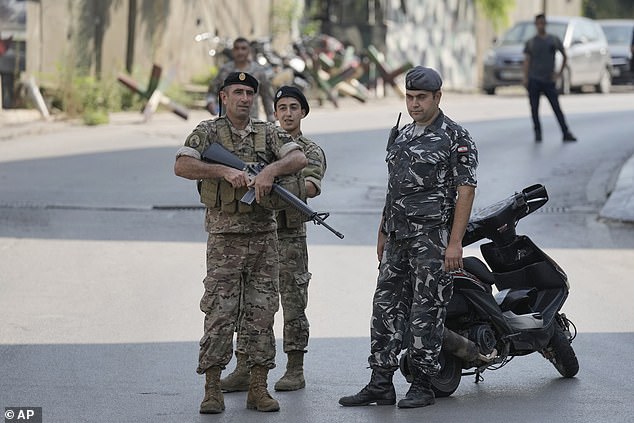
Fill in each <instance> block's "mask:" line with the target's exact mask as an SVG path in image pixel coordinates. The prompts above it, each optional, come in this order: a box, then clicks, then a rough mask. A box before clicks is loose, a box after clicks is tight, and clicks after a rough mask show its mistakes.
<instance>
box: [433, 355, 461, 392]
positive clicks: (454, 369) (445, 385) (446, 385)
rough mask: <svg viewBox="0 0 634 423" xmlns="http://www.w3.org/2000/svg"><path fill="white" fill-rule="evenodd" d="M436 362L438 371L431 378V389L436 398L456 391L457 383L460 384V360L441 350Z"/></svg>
mask: <svg viewBox="0 0 634 423" xmlns="http://www.w3.org/2000/svg"><path fill="white" fill-rule="evenodd" d="M438 362H439V363H440V371H439V372H438V374H437V375H436V376H434V377H432V378H431V389H432V390H433V391H434V394H435V395H436V398H444V397H448V396H450V395H451V394H453V393H454V392H456V389H458V385H460V379H461V378H462V361H461V360H460V359H459V358H458V357H456V356H454V355H452V354H446V353H445V352H444V351H441V352H440V356H439V357H438Z"/></svg>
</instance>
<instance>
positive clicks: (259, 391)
mask: <svg viewBox="0 0 634 423" xmlns="http://www.w3.org/2000/svg"><path fill="white" fill-rule="evenodd" d="M268 374H269V369H267V368H266V367H264V366H253V367H251V381H250V383H249V393H248V394H247V408H248V409H249V410H258V411H279V410H280V403H278V402H277V401H276V400H275V399H273V397H271V395H270V394H269V391H268V389H267V381H266V380H267V376H268Z"/></svg>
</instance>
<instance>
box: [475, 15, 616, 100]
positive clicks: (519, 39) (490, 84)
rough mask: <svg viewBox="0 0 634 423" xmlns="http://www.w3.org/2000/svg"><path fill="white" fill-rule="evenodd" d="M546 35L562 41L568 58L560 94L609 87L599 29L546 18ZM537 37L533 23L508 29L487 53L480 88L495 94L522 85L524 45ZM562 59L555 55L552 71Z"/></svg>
mask: <svg viewBox="0 0 634 423" xmlns="http://www.w3.org/2000/svg"><path fill="white" fill-rule="evenodd" d="M546 32H548V33H549V34H553V35H556V36H557V37H559V38H560V39H561V41H562V42H563V45H564V49H565V50H566V55H567V56H568V62H567V64H566V69H564V70H563V73H562V77H561V78H560V80H559V81H557V87H558V89H559V91H560V92H561V93H562V94H568V93H570V91H572V90H580V89H581V87H582V86H584V85H592V86H594V87H595V89H596V90H597V91H599V92H602V93H608V92H609V91H610V86H611V75H612V62H611V59H610V54H609V50H608V43H607V41H606V38H605V34H604V33H603V30H602V29H601V26H599V24H598V23H597V22H596V21H593V20H591V19H588V18H583V17H562V16H547V17H546ZM535 34H536V29H535V22H534V21H521V22H518V23H516V24H515V25H514V26H513V27H511V28H510V29H509V30H508V31H507V32H506V33H505V34H504V36H503V37H502V38H501V39H500V40H499V41H498V42H496V43H495V45H494V46H493V48H492V49H491V50H490V51H489V52H488V54H487V57H486V59H485V62H484V72H483V82H482V88H483V89H484V91H485V92H486V93H487V94H495V89H496V88H497V87H503V86H509V85H519V84H521V83H522V76H523V73H522V64H523V63H524V45H525V44H526V41H527V40H528V39H530V38H532V37H534V36H535ZM561 63H562V56H561V54H560V53H559V52H557V54H556V56H555V69H556V70H559V69H560V68H561Z"/></svg>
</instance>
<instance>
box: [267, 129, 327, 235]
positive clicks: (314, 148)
mask: <svg viewBox="0 0 634 423" xmlns="http://www.w3.org/2000/svg"><path fill="white" fill-rule="evenodd" d="M295 142H296V143H297V144H299V145H300V147H302V149H303V150H304V154H305V155H306V158H307V159H308V165H306V167H305V168H304V169H302V176H303V177H304V180H305V181H306V182H312V183H313V184H314V185H315V188H317V195H319V194H321V180H322V178H323V177H324V174H325V173H326V155H325V154H324V151H323V150H322V149H321V147H319V146H318V145H317V144H315V143H314V142H313V141H311V140H310V139H308V138H306V137H305V136H304V135H302V134H300V135H299V137H297V138H296V139H295ZM302 200H306V199H304V198H303V199H302ZM294 213H295V214H298V213H299V212H297V211H295V210H294V209H292V208H289V209H284V210H281V211H279V212H278V213H277V235H278V237H279V238H285V237H296V236H306V223H303V221H304V220H305V219H304V218H301V217H299V216H297V217H295V216H291V214H294ZM297 219H301V221H302V223H301V224H294V222H295V221H296V220H297Z"/></svg>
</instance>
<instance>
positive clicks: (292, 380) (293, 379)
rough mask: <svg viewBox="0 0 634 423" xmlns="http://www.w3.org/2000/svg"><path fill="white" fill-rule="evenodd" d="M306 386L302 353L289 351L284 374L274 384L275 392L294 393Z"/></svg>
mask: <svg viewBox="0 0 634 423" xmlns="http://www.w3.org/2000/svg"><path fill="white" fill-rule="evenodd" d="M305 386H306V381H305V380H304V351H290V352H289V353H288V361H287V362H286V373H284V376H282V378H281V379H280V380H278V381H277V383H276V384H275V390H276V391H296V390H298V389H302V388H303V387H305Z"/></svg>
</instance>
